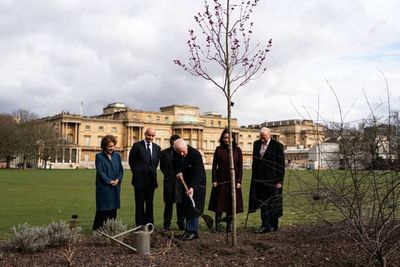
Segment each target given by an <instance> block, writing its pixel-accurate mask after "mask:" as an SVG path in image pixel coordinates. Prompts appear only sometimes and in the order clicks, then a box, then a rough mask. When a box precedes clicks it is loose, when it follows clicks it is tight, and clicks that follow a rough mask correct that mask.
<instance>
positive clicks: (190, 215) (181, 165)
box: [174, 139, 206, 240]
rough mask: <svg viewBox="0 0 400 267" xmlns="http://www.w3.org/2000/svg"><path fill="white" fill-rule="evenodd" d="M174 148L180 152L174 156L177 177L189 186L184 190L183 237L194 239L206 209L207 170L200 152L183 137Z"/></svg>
mask: <svg viewBox="0 0 400 267" xmlns="http://www.w3.org/2000/svg"><path fill="white" fill-rule="evenodd" d="M174 149H175V151H176V152H177V153H178V154H179V157H176V158H174V167H175V170H176V173H177V178H178V179H179V178H183V179H184V182H185V183H186V185H187V187H188V190H187V191H186V192H182V193H183V194H182V195H183V197H182V206H183V214H184V216H185V219H186V226H185V233H184V235H183V237H182V239H183V240H193V239H195V238H198V237H199V235H198V231H199V216H200V215H202V213H203V211H204V202H205V197H206V172H205V170H204V165H203V159H202V157H201V154H200V152H199V151H197V150H196V149H195V148H193V147H191V146H188V145H187V144H186V142H185V141H184V140H183V139H178V140H176V141H175V142H174ZM191 198H192V199H193V202H194V204H193V202H192V200H191Z"/></svg>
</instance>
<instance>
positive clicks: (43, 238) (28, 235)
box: [6, 223, 49, 253]
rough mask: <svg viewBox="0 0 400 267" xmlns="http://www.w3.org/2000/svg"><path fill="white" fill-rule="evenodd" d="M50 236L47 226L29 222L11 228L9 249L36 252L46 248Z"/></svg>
mask: <svg viewBox="0 0 400 267" xmlns="http://www.w3.org/2000/svg"><path fill="white" fill-rule="evenodd" d="M48 244H49V236H48V233H47V228H46V227H40V226H30V225H29V224H27V223H24V224H19V225H18V226H13V227H12V228H11V235H10V237H9V239H8V241H7V243H6V246H7V247H8V248H9V249H16V250H19V251H22V252H30V253H32V252H35V251H40V250H43V249H44V248H46V246H47V245H48Z"/></svg>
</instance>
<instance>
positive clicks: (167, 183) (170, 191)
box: [160, 147, 184, 229]
mask: <svg viewBox="0 0 400 267" xmlns="http://www.w3.org/2000/svg"><path fill="white" fill-rule="evenodd" d="M174 157H179V155H178V154H177V153H176V152H175V151H174V149H173V148H172V147H169V148H167V149H164V150H163V151H161V153H160V169H161V171H162V173H163V174H164V181H163V182H164V187H163V189H164V193H163V198H164V203H165V207H164V228H166V229H167V228H169V227H170V226H171V218H172V209H173V204H174V202H176V198H178V199H181V198H182V196H181V195H179V194H181V193H182V189H181V187H182V185H181V184H179V183H178V180H177V179H176V173H175V170H174V162H173V161H174ZM176 216H177V223H178V226H179V228H180V229H183V228H184V217H183V214H182V205H181V203H176Z"/></svg>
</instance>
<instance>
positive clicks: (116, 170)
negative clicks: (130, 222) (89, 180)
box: [93, 135, 124, 230]
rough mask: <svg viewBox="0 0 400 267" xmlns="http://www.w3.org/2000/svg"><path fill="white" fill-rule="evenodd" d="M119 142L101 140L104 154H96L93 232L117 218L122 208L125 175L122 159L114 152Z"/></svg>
mask: <svg viewBox="0 0 400 267" xmlns="http://www.w3.org/2000/svg"><path fill="white" fill-rule="evenodd" d="M116 144H117V140H116V139H115V137H114V136H112V135H106V136H105V137H103V139H102V140H101V148H102V150H103V151H102V152H101V153H98V154H96V216H95V218H94V222H93V230H96V229H98V228H100V227H101V226H102V225H103V224H104V223H105V222H106V221H107V220H108V219H116V218H117V209H119V208H120V191H121V181H122V177H123V174H124V169H123V167H122V162H121V157H120V155H119V154H118V153H116V152H114V148H115V145H116Z"/></svg>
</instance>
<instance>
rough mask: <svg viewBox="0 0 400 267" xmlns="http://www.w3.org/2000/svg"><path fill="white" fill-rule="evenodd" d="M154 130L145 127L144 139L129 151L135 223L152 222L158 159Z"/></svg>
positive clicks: (158, 149) (158, 148)
mask: <svg viewBox="0 0 400 267" xmlns="http://www.w3.org/2000/svg"><path fill="white" fill-rule="evenodd" d="M155 135H156V130H155V129H154V128H147V129H146V132H145V134H144V136H145V139H144V140H142V141H139V142H136V143H134V144H133V146H132V148H131V151H130V152H129V166H130V167H131V171H132V185H133V187H134V192H135V204H136V213H135V222H136V225H137V226H139V225H145V224H147V223H153V224H154V218H153V197H154V190H155V189H156V188H157V187H158V184H157V166H158V162H159V161H160V150H161V149H160V146H159V145H157V144H155V143H153V140H154V136H155Z"/></svg>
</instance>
